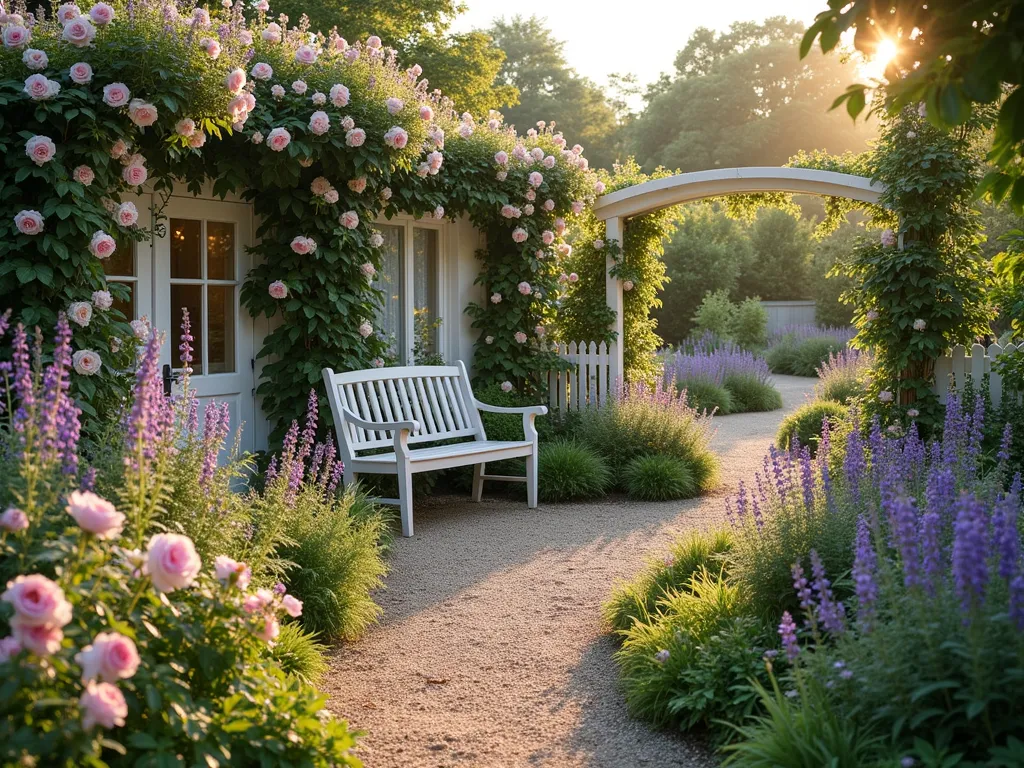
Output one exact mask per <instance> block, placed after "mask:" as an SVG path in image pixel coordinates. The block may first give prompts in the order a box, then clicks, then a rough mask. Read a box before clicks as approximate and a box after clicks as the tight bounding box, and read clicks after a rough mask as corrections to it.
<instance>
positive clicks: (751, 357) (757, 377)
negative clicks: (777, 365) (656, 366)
mask: <svg viewBox="0 0 1024 768" xmlns="http://www.w3.org/2000/svg"><path fill="white" fill-rule="evenodd" d="M663 361H664V370H665V381H666V383H669V382H673V383H674V385H675V387H676V388H677V389H679V390H686V396H687V401H688V402H689V403H690V404H691V405H692V406H693V407H695V408H697V409H700V410H707V411H709V412H711V411H714V410H716V409H717V412H718V413H719V414H721V415H725V414H728V413H746V412H748V411H772V410H775V409H776V408H781V407H782V396H781V395H780V394H779V391H778V390H777V389H775V387H774V386H772V384H771V382H770V381H769V371H768V365H767V363H766V362H765V361H764V359H763V358H761V357H758V356H756V355H755V354H754V353H752V352H748V351H746V350H744V349H742V348H740V347H739V346H737V345H736V344H734V343H732V342H729V341H722V340H720V339H718V338H716V337H715V336H714V335H712V334H710V333H705V334H704V335H703V336H702V337H700V338H699V339H697V340H695V341H689V342H686V343H684V344H683V345H681V346H680V348H679V349H678V350H676V351H675V352H674V353H670V354H667V355H665V356H664V358H663Z"/></svg>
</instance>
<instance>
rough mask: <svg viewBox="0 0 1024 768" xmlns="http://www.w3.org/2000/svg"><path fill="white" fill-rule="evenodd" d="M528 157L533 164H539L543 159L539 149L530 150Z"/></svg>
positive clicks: (541, 150)
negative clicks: (532, 160) (531, 159)
mask: <svg viewBox="0 0 1024 768" xmlns="http://www.w3.org/2000/svg"><path fill="white" fill-rule="evenodd" d="M530 157H532V158H533V159H534V161H535V162H538V163H539V162H540V161H541V160H543V159H544V150H543V149H541V148H540V147H534V148H533V149H531V150H530Z"/></svg>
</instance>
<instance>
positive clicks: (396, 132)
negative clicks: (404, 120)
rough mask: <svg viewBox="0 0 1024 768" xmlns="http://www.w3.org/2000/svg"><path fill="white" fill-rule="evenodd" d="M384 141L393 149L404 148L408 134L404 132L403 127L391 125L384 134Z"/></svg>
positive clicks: (407, 140)
mask: <svg viewBox="0 0 1024 768" xmlns="http://www.w3.org/2000/svg"><path fill="white" fill-rule="evenodd" d="M384 143H385V144H387V145H388V146H389V147H392V148H394V149H404V148H405V145H406V144H408V143H409V134H408V133H406V132H405V129H404V128H402V127H400V126H397V125H393V126H391V127H390V128H389V129H388V132H387V133H385V134H384Z"/></svg>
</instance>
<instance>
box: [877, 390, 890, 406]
mask: <svg viewBox="0 0 1024 768" xmlns="http://www.w3.org/2000/svg"><path fill="white" fill-rule="evenodd" d="M878 399H879V400H880V401H882V402H883V403H891V402H892V401H893V394H892V392H890V391H888V390H882V391H881V392H879V393H878Z"/></svg>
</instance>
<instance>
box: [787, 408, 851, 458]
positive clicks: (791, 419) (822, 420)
mask: <svg viewBox="0 0 1024 768" xmlns="http://www.w3.org/2000/svg"><path fill="white" fill-rule="evenodd" d="M846 413H847V409H846V406H844V405H840V404H839V403H835V402H832V401H831V400H813V401H811V402H809V403H806V404H804V405H801V406H800V407H799V408H797V409H796V410H795V411H793V412H792V413H791V414H789V415H788V416H787V417H786V418H785V419H783V420H782V423H781V424H780V425H779V432H778V434H777V435H776V437H775V443H776V445H778V447H779V448H781V449H782V450H784V451H786V450H789V447H790V446H791V445H802V446H805V447H806V448H807V449H808V450H810V452H811V455H812V456H814V455H816V454H817V452H818V450H819V443H820V441H821V438H822V435H823V433H824V431H825V425H826V423H831V424H833V425H835V424H839V423H840V422H842V421H843V420H844V419H845V418H846Z"/></svg>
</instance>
